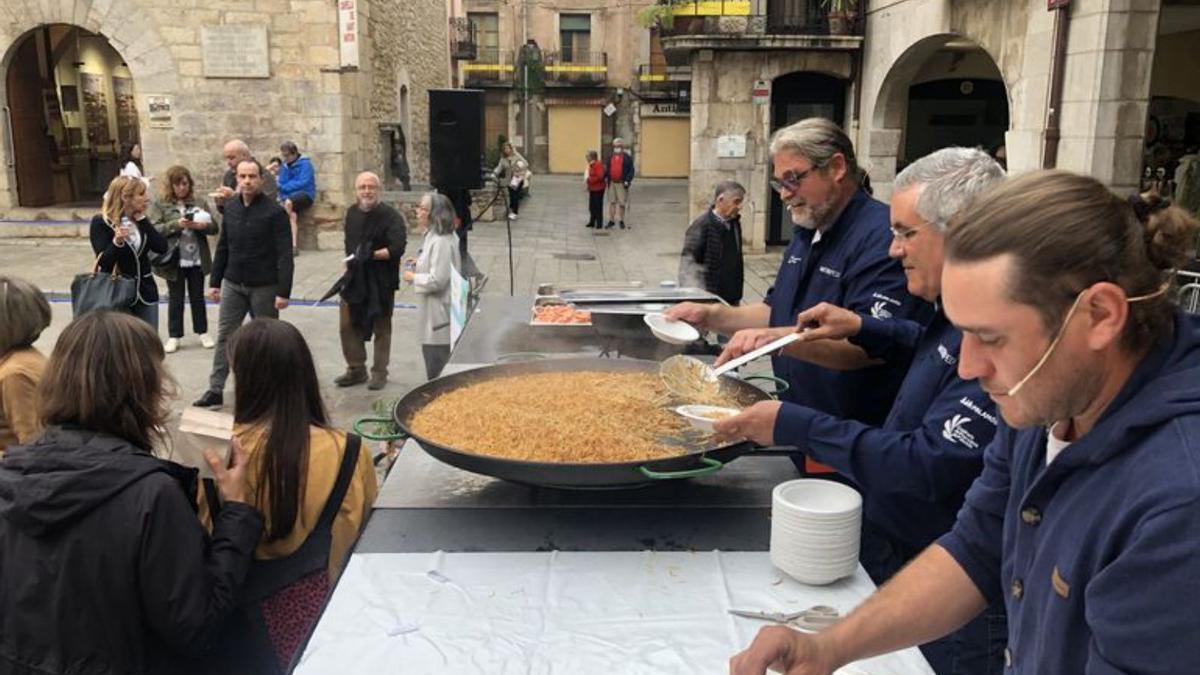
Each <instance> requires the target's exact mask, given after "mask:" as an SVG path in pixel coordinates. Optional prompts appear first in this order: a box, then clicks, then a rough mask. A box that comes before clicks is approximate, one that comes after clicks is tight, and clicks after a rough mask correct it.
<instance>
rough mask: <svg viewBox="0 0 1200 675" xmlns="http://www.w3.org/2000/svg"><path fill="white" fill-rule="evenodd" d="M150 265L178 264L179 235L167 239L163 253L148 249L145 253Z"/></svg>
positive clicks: (170, 265)
mask: <svg viewBox="0 0 1200 675" xmlns="http://www.w3.org/2000/svg"><path fill="white" fill-rule="evenodd" d="M147 258H149V260H150V265H151V266H152V267H174V266H176V265H178V264H179V235H175V236H173V237H171V238H170V240H169V241H167V250H166V251H165V252H163V253H155V252H154V251H150V252H149V253H148V254H147Z"/></svg>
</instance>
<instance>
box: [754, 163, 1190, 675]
mask: <svg viewBox="0 0 1200 675" xmlns="http://www.w3.org/2000/svg"><path fill="white" fill-rule="evenodd" d="M1198 227H1200V224H1198V223H1197V222H1196V221H1195V220H1194V219H1193V218H1192V217H1191V216H1190V215H1188V214H1187V213H1185V212H1184V211H1182V210H1181V209H1178V208H1176V207H1171V206H1169V205H1167V204H1166V203H1165V202H1157V201H1147V200H1143V199H1141V198H1134V199H1132V200H1125V199H1121V198H1119V197H1117V196H1116V195H1113V194H1112V193H1111V192H1110V191H1109V190H1108V189H1107V188H1105V187H1104V186H1103V185H1102V184H1100V183H1099V182H1098V181H1096V180H1094V179H1091V178H1087V177H1083V176H1078V175H1074V174H1070V173H1066V172H1062V171H1041V172H1032V173H1028V174H1025V175H1022V176H1019V177H1017V178H1012V179H1009V180H1008V181H1007V182H1005V183H1004V184H1002V185H1001V186H1000V187H999V188H997V189H995V190H994V191H992V192H990V193H988V194H987V195H985V196H984V197H983V198H982V199H980V200H979V201H978V202H976V203H975V204H973V205H972V206H971V207H970V208H968V209H967V210H966V211H964V212H962V213H960V215H959V216H957V217H956V218H955V219H954V220H953V221H952V222H951V224H950V228H949V231H948V233H947V237H946V250H945V255H946V264H945V268H944V271H943V275H942V289H943V295H942V299H943V301H944V303H945V311H946V315H947V317H948V318H949V319H950V320H951V321H952V322H953V323H954V324H955V326H957V327H958V328H959V329H960V330H962V332H963V339H962V347H961V352H960V355H959V375H960V376H961V377H963V378H964V379H978V380H979V383H980V385H981V386H982V387H983V390H984V391H985V392H987V394H988V395H989V396H990V398H991V399H992V400H993V401H994V402H995V404H996V407H997V409H998V410H999V412H1000V415H1001V418H1002V422H1003V423H1002V424H1000V426H999V429H998V430H997V433H996V438H995V440H994V441H993V442H992V444H991V445H990V446H989V447H988V449H987V451H986V452H985V454H984V469H983V473H982V474H981V475H980V477H979V479H978V480H976V481H975V483H974V485H973V486H972V487H971V489H970V490H969V491H968V492H967V496H966V502H965V504H964V506H963V509H962V510H961V511H960V512H959V515H958V519H957V522H956V524H955V526H954V529H953V530H952V531H951V532H950V533H948V534H947V535H945V536H943V537H942V538H941V539H939V540H938V541H937V542H936V543H934V544H933V545H931V546H930V547H929V548H927V549H926V550H925V551H924V553H922V554H921V555H920V556H918V557H917V558H916V559H915V560H914V561H913V562H912V563H911V564H910V565H909V566H908V567H906V568H905V569H904V570H902V571H901V572H900V573H899V574H897V575H896V577H894V578H893V579H892V581H891V582H890V583H888V584H887V585H885V586H884V587H883V588H882V590H880V591H879V593H877V594H876V595H875V597H873V598H871V599H870V600H868V601H867V602H866V603H864V604H863V605H862V606H861V607H860V608H859V609H858V610H856V611H855V612H854V613H852V614H851V615H850V616H849V617H847V618H846V619H845V620H844V621H842V622H840V623H839V624H837V625H836V626H834V627H833V628H831V629H830V630H828V631H825V632H823V633H821V634H819V635H816V636H808V635H801V634H799V633H795V632H794V631H790V630H788V629H785V628H769V629H766V630H764V631H762V632H760V633H759V635H758V637H757V638H755V640H754V643H753V644H752V645H751V646H750V648H749V649H747V650H746V651H745V652H742V653H741V654H739V655H737V656H735V657H734V658H733V660H732V661H731V663H730V666H731V670H732V672H734V673H739V674H740V673H755V674H757V673H762V672H765V670H766V668H767V667H768V666H771V667H774V668H777V669H779V668H782V669H783V670H785V671H786V672H788V673H830V672H832V671H833V670H834V669H836V668H837V667H839V666H841V665H844V664H846V663H849V662H851V661H854V660H858V659H861V658H865V657H867V656H871V655H874V654H880V653H883V652H887V651H892V650H895V649H900V648H903V647H906V646H909V645H914V644H921V643H923V642H927V641H929V640H932V639H936V638H938V637H940V636H942V635H944V634H946V633H948V632H950V631H952V630H955V629H957V628H958V627H959V626H961V625H963V624H964V623H966V622H967V621H969V620H970V619H971V618H973V617H974V616H976V615H977V614H979V612H980V611H982V610H983V608H984V607H985V606H986V605H987V604H988V603H997V602H1003V603H1004V604H1005V607H1006V609H1007V611H1008V622H1009V623H1008V647H1007V649H1006V650H1005V657H1006V664H1007V665H1008V668H1007V669H1006V671H1005V672H1010V671H1011V672H1014V673H1123V672H1139V673H1182V672H1192V671H1193V670H1194V669H1195V667H1196V666H1195V664H1196V663H1197V662H1198V661H1200V646H1197V642H1196V638H1195V636H1196V635H1197V634H1200V615H1197V613H1196V612H1195V610H1194V605H1195V604H1196V603H1197V601H1200V573H1198V572H1197V570H1200V442H1198V441H1196V440H1194V439H1197V438H1200V319H1196V318H1195V317H1191V316H1188V315H1186V314H1184V313H1182V312H1181V311H1179V309H1178V308H1177V307H1175V304H1174V297H1175V289H1174V287H1173V277H1174V271H1175V269H1176V267H1177V266H1178V265H1179V264H1180V263H1181V262H1182V258H1183V257H1184V256H1185V254H1186V250H1187V248H1188V244H1189V243H1190V241H1192V239H1193V237H1194V234H1195V232H1196V230H1197V228H1198Z"/></svg>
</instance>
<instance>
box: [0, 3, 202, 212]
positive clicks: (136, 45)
mask: <svg viewBox="0 0 1200 675" xmlns="http://www.w3.org/2000/svg"><path fill="white" fill-rule="evenodd" d="M51 24H65V25H68V26H76V27H79V28H82V29H84V30H86V31H88V32H89V33H94V34H97V35H99V36H101V37H103V38H104V39H105V40H106V41H107V42H108V44H109V45H111V46H112V48H113V49H115V50H116V51H117V52H118V53H119V54H120V56H121V58H123V59H124V63H125V65H126V68H127V69H128V71H129V75H130V77H131V78H132V79H133V80H134V82H135V83H136V98H135V101H136V106H137V111H138V113H139V114H138V120H139V123H138V135H139V137H140V142H141V144H142V150H143V156H144V158H145V160H144V161H145V162H146V171H147V172H148V173H150V172H157V171H160V170H162V169H165V168H166V166H167V165H168V164H169V163H170V156H171V148H170V144H169V135H168V133H167V132H164V131H161V130H155V129H151V128H149V124H148V114H146V111H147V108H146V96H147V95H154V94H163V93H174V92H176V91H178V89H179V83H178V67H177V64H176V60H175V56H174V54H173V53H172V52H171V50H170V48H169V47H168V45H167V42H166V40H165V39H164V37H163V35H162V32H161V30H160V28H159V26H158V25H157V23H156V22H155V20H154V19H153V17H152V16H151V14H150V13H149V12H148V11H147V10H146V9H145V8H144V7H142V6H141V5H140V3H139V2H138V1H137V0H112V1H111V2H104V1H102V0H43V1H42V2H37V3H9V2H5V3H0V73H5V74H6V73H8V71H9V68H10V66H11V65H12V62H13V58H14V57H15V55H16V51H17V48H18V46H19V45H20V44H21V43H22V42H23V40H24V38H25V37H26V36H27V35H29V34H30V33H31V32H32V31H34V30H35V29H37V28H39V27H42V26H46V25H51ZM8 96H9V93H8V91H7V77H0V103H3V104H4V105H7V103H8ZM5 141H6V142H4V143H3V144H0V163H2V164H3V170H0V208H11V207H14V206H16V205H17V191H16V187H17V186H16V173H15V171H14V167H13V166H12V165H13V164H14V161H13V160H14V157H13V155H12V152H13V148H12V143H11V141H10V140H9V139H7V138H6V139H5Z"/></svg>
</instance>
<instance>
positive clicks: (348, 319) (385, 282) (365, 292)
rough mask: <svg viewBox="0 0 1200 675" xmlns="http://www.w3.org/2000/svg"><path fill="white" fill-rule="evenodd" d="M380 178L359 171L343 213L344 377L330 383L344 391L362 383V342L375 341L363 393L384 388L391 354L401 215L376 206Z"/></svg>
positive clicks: (364, 365)
mask: <svg viewBox="0 0 1200 675" xmlns="http://www.w3.org/2000/svg"><path fill="white" fill-rule="evenodd" d="M381 190H382V186H381V184H380V181H379V176H377V175H375V174H373V173H371V172H370V171H364V172H363V173H360V174H358V177H357V178H355V179H354V193H355V195H356V196H357V197H358V201H357V203H355V204H354V205H353V206H351V207H350V208H349V209H346V227H345V233H346V254H347V255H352V256H354V258H353V259H352V260H350V261H349V262H348V263H347V268H348V271H349V273H350V274H349V277H348V279H347V282H346V286H345V288H344V289H343V290H342V307H341V317H340V321H339V332H340V335H341V339H342V356H344V357H346V372H345V373H342V374H341V375H339V376H337V377H336V378H335V379H334V380H333V381H334V383H335V384H337V385H338V386H339V387H349V386H352V385H356V384H362V383H363V382H366V381H367V348H366V345H365V344H364V343H365V342H366V341H367V340H371V339H374V340H375V362H374V364H373V365H372V367H371V381H370V383H369V384H367V388H368V389H372V390H379V389H383V385H384V383H386V382H387V371H388V362H389V361H390V357H391V350H392V308H393V307H394V302H395V298H396V289H397V288H399V287H400V260H401V256H403V255H404V247H405V245H406V244H407V236H408V235H407V231H406V229H405V225H404V216H402V215H400V212H399V211H397V210H396V209H394V208H392V207H391V206H390V205H388V204H384V203H382V202H380V201H379V194H380V191H381Z"/></svg>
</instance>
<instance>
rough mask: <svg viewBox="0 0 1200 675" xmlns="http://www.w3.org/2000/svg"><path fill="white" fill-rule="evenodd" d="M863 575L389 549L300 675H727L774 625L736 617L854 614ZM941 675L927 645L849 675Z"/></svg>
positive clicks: (699, 560)
mask: <svg viewBox="0 0 1200 675" xmlns="http://www.w3.org/2000/svg"><path fill="white" fill-rule="evenodd" d="M874 590H875V586H874V584H872V583H871V580H870V578H868V577H867V575H866V573H865V572H863V570H862V568H861V567H860V568H859V570H858V572H857V573H856V575H855V576H853V577H851V578H848V579H843V580H842V581H839V582H837V583H835V584H832V585H829V586H820V587H817V586H805V585H803V584H800V583H798V582H796V581H794V580H792V579H791V578H789V577H787V576H786V575H784V574H783V573H782V572H779V571H778V570H776V569H775V568H774V567H772V566H771V563H770V560H769V559H768V554H767V553H765V552H753V553H734V552H716V551H713V552H702V553H687V552H653V551H644V552H596V553H566V552H558V551H556V552H551V553H376V554H364V555H354V556H352V557H351V559H350V562H349V565H348V566H347V568H346V571H345V573H344V575H343V576H342V579H341V581H340V582H339V584H338V587H337V591H336V592H335V593H334V595H333V597H332V598H331V600H330V602H329V606H328V608H327V609H326V611H325V614H324V616H323V617H322V618H321V621H320V623H319V625H318V626H317V629H316V631H315V633H314V635H313V637H312V640H311V641H310V642H309V644H308V649H307V651H306V652H305V654H304V657H303V660H302V662H301V663H300V666H299V668H297V670H296V672H297V673H302V674H304V675H315V674H317V673H330V674H336V675H347V674H349V673H369V672H374V673H383V672H388V673H404V674H405V675H416V674H419V673H487V674H488V675H502V674H507V673H522V674H542V673H570V674H572V675H574V674H579V673H583V674H587V673H600V674H603V675H617V674H620V675H625V674H626V673H681V674H683V673H686V674H688V675H694V674H699V673H714V674H716V673H726V672H728V665H727V663H728V660H729V657H730V656H732V655H733V654H735V653H736V652H738V651H740V650H742V649H744V648H745V647H746V646H747V645H749V644H750V641H751V639H752V638H753V637H754V635H755V633H756V632H757V631H758V629H759V628H760V627H762V626H764V625H766V624H765V623H764V622H761V621H754V620H751V619H740V618H734V617H732V616H730V615H729V614H728V613H727V610H729V609H731V608H735V609H765V610H772V611H774V610H781V611H794V610H798V609H804V608H806V607H809V606H811V605H814V604H826V605H832V606H834V607H836V608H838V609H839V610H840V611H841V612H842V613H843V614H845V613H848V612H849V611H850V610H851V609H853V608H854V607H855V606H857V605H858V604H859V603H860V602H862V601H863V600H864V599H865V598H866V597H867V596H869V595H870V594H871V593H872V592H873V591H874ZM844 672H845V673H847V674H851V673H853V674H855V675H860V674H863V673H867V674H870V675H929V674H931V673H932V672H933V671H932V670H930V668H929V666H928V664H927V663H926V662H925V659H924V658H923V657H922V656H921V654H920V652H919V651H918V650H916V649H908V650H905V651H903V652H898V653H895V654H889V655H886V656H882V657H877V658H874V659H870V660H867V661H863V662H860V663H858V664H854V665H853V666H851V667H850V668H847V669H845V670H844Z"/></svg>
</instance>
